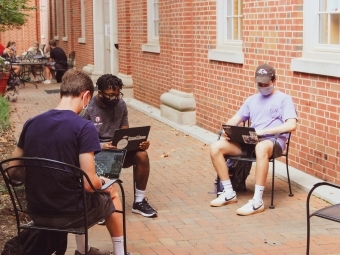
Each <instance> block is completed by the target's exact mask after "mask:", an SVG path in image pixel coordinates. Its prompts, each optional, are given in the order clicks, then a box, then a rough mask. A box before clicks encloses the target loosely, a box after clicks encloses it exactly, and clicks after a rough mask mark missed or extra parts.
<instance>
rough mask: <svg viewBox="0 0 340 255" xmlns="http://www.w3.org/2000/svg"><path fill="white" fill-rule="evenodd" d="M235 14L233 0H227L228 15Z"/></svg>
mask: <svg viewBox="0 0 340 255" xmlns="http://www.w3.org/2000/svg"><path fill="white" fill-rule="evenodd" d="M232 15H233V0H227V16H229V17H230V16H232Z"/></svg>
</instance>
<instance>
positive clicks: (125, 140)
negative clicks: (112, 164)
mask: <svg viewBox="0 0 340 255" xmlns="http://www.w3.org/2000/svg"><path fill="white" fill-rule="evenodd" d="M128 143H129V142H128V136H124V137H123V139H121V140H119V142H118V143H117V148H118V149H124V148H125V147H126V146H127V145H128Z"/></svg>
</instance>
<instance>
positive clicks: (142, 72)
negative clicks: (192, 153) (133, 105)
mask: <svg viewBox="0 0 340 255" xmlns="http://www.w3.org/2000/svg"><path fill="white" fill-rule="evenodd" d="M40 2H45V3H48V4H49V7H48V8H49V12H48V13H49V14H50V15H49V16H48V24H49V29H48V35H46V36H47V37H49V38H55V39H57V40H58V45H59V46H61V47H62V48H64V49H65V51H66V52H67V53H68V52H70V51H71V50H75V51H76V68H77V69H83V68H84V70H86V71H87V72H89V73H90V74H91V75H92V77H93V79H94V80H95V79H96V78H97V77H98V76H100V75H101V74H103V73H107V72H110V73H113V74H118V76H120V77H121V78H122V79H123V82H124V84H125V86H126V87H128V88H129V90H130V92H131V90H132V88H133V95H134V97H135V98H136V99H138V100H140V101H142V102H145V103H147V104H149V105H152V106H154V107H157V108H160V109H161V112H162V114H163V116H165V117H167V118H169V119H171V120H173V121H176V122H178V123H182V124H193V123H195V124H196V125H198V126H200V127H202V128H205V129H207V130H210V131H213V132H216V130H218V129H219V128H220V125H221V123H222V122H225V121H226V120H227V119H228V118H230V117H231V116H232V115H233V114H234V113H235V111H236V110H237V109H238V108H239V107H240V106H241V104H242V102H243V101H244V100H245V98H246V97H248V96H250V95H251V94H253V93H256V86H255V84H254V71H255V68H256V66H257V65H259V64H261V63H264V62H266V63H268V64H270V65H272V66H274V67H275V68H276V71H277V82H276V86H277V87H278V88H279V89H280V90H282V91H283V92H286V93H287V94H289V95H291V96H292V97H293V100H294V102H295V105H296V110H297V112H298V116H299V125H298V129H297V131H296V132H295V133H294V134H293V138H292V146H291V153H290V165H292V166H293V167H295V168H297V169H299V170H301V171H304V172H307V173H309V174H311V175H313V176H317V177H319V178H321V179H324V180H328V181H331V182H336V183H340V172H339V156H340V145H339V144H340V136H339V128H340V120H339V112H340V106H339V105H340V100H339V93H340V80H339V77H340V56H339V55H340V32H339V31H340V2H339V1H337V0H325V1H323V0H314V1H303V0H285V1H281V0H280V1H279V0H257V1H253V0H213V1H212V0H204V1H203V0H180V1H179V0H143V1H141V0H126V1H117V0H93V1H90V0H79V1H70V0H51V1H47V0H45V1H44V0H41V1H40ZM37 34H38V35H39V33H37ZM1 38H2V36H1ZM116 48H118V50H117V49H116ZM130 95H132V92H131V94H130ZM207 160H208V159H207Z"/></svg>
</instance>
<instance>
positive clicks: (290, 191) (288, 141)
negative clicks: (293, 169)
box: [216, 123, 294, 209]
mask: <svg viewBox="0 0 340 255" xmlns="http://www.w3.org/2000/svg"><path fill="white" fill-rule="evenodd" d="M243 126H245V123H243ZM221 133H222V130H220V131H219V133H218V135H219V137H218V139H219V138H220V136H221ZM281 134H288V135H289V136H288V139H287V141H286V149H285V151H283V152H282V154H281V155H280V156H279V157H283V156H284V157H286V169H287V179H288V186H289V196H290V197H292V196H294V194H293V193H292V187H291V184H290V177H289V165H288V155H289V144H290V137H291V133H290V132H289V133H279V134H276V135H275V137H274V138H275V143H276V142H277V141H276V140H277V138H278V137H279V135H281ZM274 146H275V144H274ZM224 158H225V159H226V160H228V159H234V160H240V161H250V162H256V158H254V157H252V156H251V155H241V156H227V155H226V156H225V157H224ZM269 162H271V163H272V165H273V173H272V194H271V202H270V206H269V208H270V209H274V208H275V206H274V180H275V178H274V177H275V158H274V157H273V156H272V157H270V158H269ZM245 182H246V180H244V187H246V184H245ZM216 184H217V185H218V184H219V177H218V176H217V180H216Z"/></svg>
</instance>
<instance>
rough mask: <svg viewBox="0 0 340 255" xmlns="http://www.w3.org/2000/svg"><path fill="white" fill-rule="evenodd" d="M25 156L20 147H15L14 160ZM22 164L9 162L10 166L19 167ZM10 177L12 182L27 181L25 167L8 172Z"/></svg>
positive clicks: (17, 161)
mask: <svg viewBox="0 0 340 255" xmlns="http://www.w3.org/2000/svg"><path fill="white" fill-rule="evenodd" d="M23 156H24V151H23V150H22V149H21V148H19V147H18V146H17V147H15V149H14V151H13V152H12V158H19V157H23ZM20 163H21V162H20V161H19V160H15V161H14V160H13V161H10V162H9V166H16V165H19V164H20ZM8 174H9V177H10V178H11V179H12V180H16V181H20V182H24V180H25V169H24V168H23V167H14V168H11V169H10V170H9V171H8Z"/></svg>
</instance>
